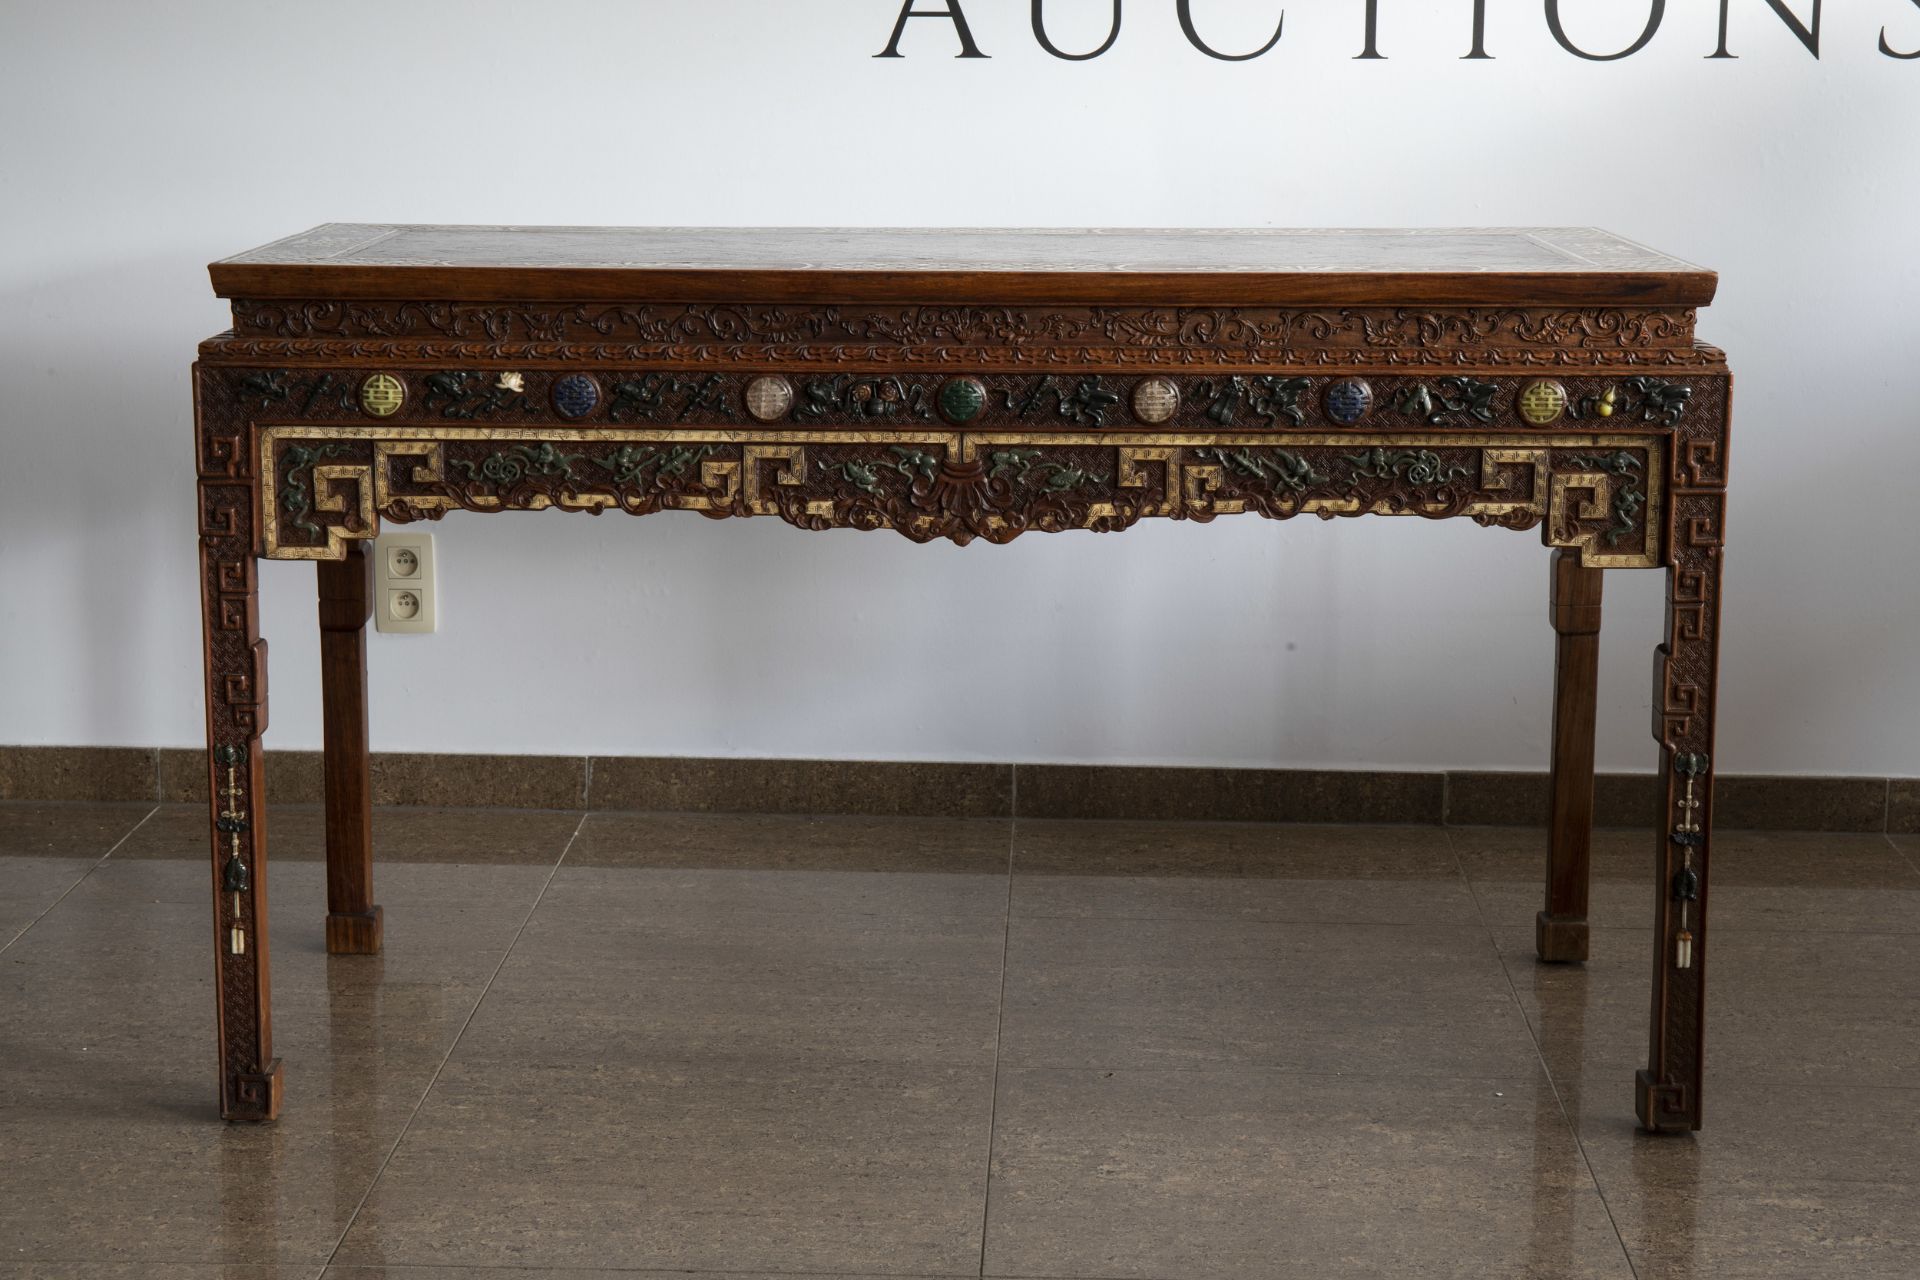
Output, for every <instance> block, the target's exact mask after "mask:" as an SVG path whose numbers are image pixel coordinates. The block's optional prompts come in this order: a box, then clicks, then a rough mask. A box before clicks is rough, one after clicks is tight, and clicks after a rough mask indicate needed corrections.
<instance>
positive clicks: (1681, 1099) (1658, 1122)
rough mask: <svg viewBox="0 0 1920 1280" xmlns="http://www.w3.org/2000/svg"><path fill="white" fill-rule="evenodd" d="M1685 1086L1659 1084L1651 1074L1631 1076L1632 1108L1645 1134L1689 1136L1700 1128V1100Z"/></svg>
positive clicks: (1639, 1072) (1639, 1073)
mask: <svg viewBox="0 0 1920 1280" xmlns="http://www.w3.org/2000/svg"><path fill="white" fill-rule="evenodd" d="M1688 1093H1689V1091H1688V1089H1687V1088H1686V1086H1685V1085H1678V1084H1662V1083H1661V1082H1660V1081H1659V1079H1658V1078H1656V1077H1655V1076H1654V1074H1653V1073H1652V1072H1651V1071H1636V1072H1635V1073H1634V1076H1633V1109H1634V1111H1635V1112H1637V1113H1638V1114H1639V1116H1640V1127H1641V1128H1643V1129H1645V1130H1646V1131H1647V1132H1648V1133H1692V1132H1693V1131H1694V1130H1696V1129H1698V1128H1699V1127H1700V1099H1699V1098H1698V1097H1689V1096H1688Z"/></svg>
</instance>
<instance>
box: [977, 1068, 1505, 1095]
mask: <svg viewBox="0 0 1920 1280" xmlns="http://www.w3.org/2000/svg"><path fill="white" fill-rule="evenodd" d="M1006 1070H1008V1071H1010V1072H1020V1073H1022V1074H1024V1075H1101V1076H1120V1075H1134V1076H1179V1075H1194V1076H1243V1077H1246V1078H1248V1079H1251V1080H1275V1079H1285V1080H1343V1081H1349V1082H1352V1083H1355V1084H1406V1083H1408V1082H1412V1083H1414V1084H1418V1085H1477V1086H1490V1087H1493V1086H1497V1087H1499V1088H1511V1089H1514V1090H1518V1089H1520V1088H1521V1087H1522V1086H1524V1085H1537V1084H1539V1083H1540V1078H1541V1077H1540V1076H1539V1075H1538V1074H1537V1073H1535V1072H1531V1071H1529V1072H1525V1073H1520V1072H1512V1073H1506V1074H1501V1073H1482V1074H1473V1075H1462V1074H1459V1073H1457V1072H1447V1073H1442V1074H1438V1075H1410V1074H1408V1073H1407V1072H1404V1071H1397V1072H1391V1073H1388V1072H1376V1071H1302V1070H1299V1069H1297V1068H1293V1067H1261V1066H1249V1065H1247V1064H1245V1063H1237V1064H1234V1065H1231V1066H1220V1067H1137V1066H1099V1065H1092V1066H1074V1067H1066V1066H1053V1065H1049V1066H1022V1065H1021V1064H1020V1063H1017V1062H1010V1063H1007V1064H1006Z"/></svg>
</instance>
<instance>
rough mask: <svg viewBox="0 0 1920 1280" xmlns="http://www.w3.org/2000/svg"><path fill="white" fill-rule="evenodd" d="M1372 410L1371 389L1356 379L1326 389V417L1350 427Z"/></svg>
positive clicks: (1337, 383)
mask: <svg viewBox="0 0 1920 1280" xmlns="http://www.w3.org/2000/svg"><path fill="white" fill-rule="evenodd" d="M1372 408H1373V388H1372V387H1370V386H1368V385H1367V384H1366V383H1364V382H1362V381H1361V380H1360V379H1358V378H1347V379H1345V380H1343V381H1341V382H1336V383H1334V384H1333V385H1332V386H1330V387H1328V388H1327V416H1328V417H1329V418H1332V419H1333V420H1334V421H1335V422H1338V423H1340V424H1341V425H1342V426H1349V427H1350V426H1352V425H1353V424H1354V423H1356V422H1358V421H1360V419H1362V418H1364V417H1366V416H1367V412H1368V410H1370V409H1372Z"/></svg>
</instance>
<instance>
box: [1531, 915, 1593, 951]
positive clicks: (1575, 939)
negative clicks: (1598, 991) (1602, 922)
mask: <svg viewBox="0 0 1920 1280" xmlns="http://www.w3.org/2000/svg"><path fill="white" fill-rule="evenodd" d="M1533 949H1534V951H1535V953H1536V954H1538V955H1539V957H1540V959H1541V961H1542V962H1543V963H1546V964H1583V963H1585V961H1586V958H1587V922H1586V921H1585V920H1556V919H1554V918H1553V917H1552V916H1550V915H1548V914H1547V913H1546V912H1544V911H1542V912H1540V913H1539V914H1538V915H1536V916H1535V917H1534V918H1533Z"/></svg>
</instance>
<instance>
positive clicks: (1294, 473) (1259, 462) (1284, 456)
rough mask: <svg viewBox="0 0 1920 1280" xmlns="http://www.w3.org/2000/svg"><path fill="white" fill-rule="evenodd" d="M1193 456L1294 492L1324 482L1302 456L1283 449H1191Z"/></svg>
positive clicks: (1324, 479) (1324, 478) (1323, 478)
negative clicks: (1258, 450) (1257, 452)
mask: <svg viewBox="0 0 1920 1280" xmlns="http://www.w3.org/2000/svg"><path fill="white" fill-rule="evenodd" d="M1193 456H1194V457H1195V458H1198V459H1199V460H1201V461H1202V462H1217V463H1219V464H1220V465H1221V466H1222V467H1224V468H1225V469H1226V470H1228V471H1230V472H1232V473H1234V474H1235V475H1241V476H1247V477H1249V478H1251V479H1254V480H1268V481H1271V482H1272V483H1273V484H1274V486H1275V487H1277V488H1282V489H1290V490H1292V491H1294V492H1296V493H1297V492H1299V491H1300V490H1302V489H1305V488H1306V487H1307V486H1308V485H1310V484H1324V483H1325V482H1326V479H1327V478H1326V477H1325V476H1323V475H1321V474H1320V473H1319V472H1317V471H1315V470H1314V469H1313V464H1312V463H1310V462H1308V461H1307V460H1306V459H1305V458H1302V457H1300V456H1299V455H1298V454H1292V453H1288V452H1287V451H1286V450H1284V449H1271V450H1268V451H1266V452H1265V453H1259V454H1256V453H1253V452H1250V451H1249V450H1246V449H1220V448H1214V449H1195V450H1194V451H1193Z"/></svg>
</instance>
